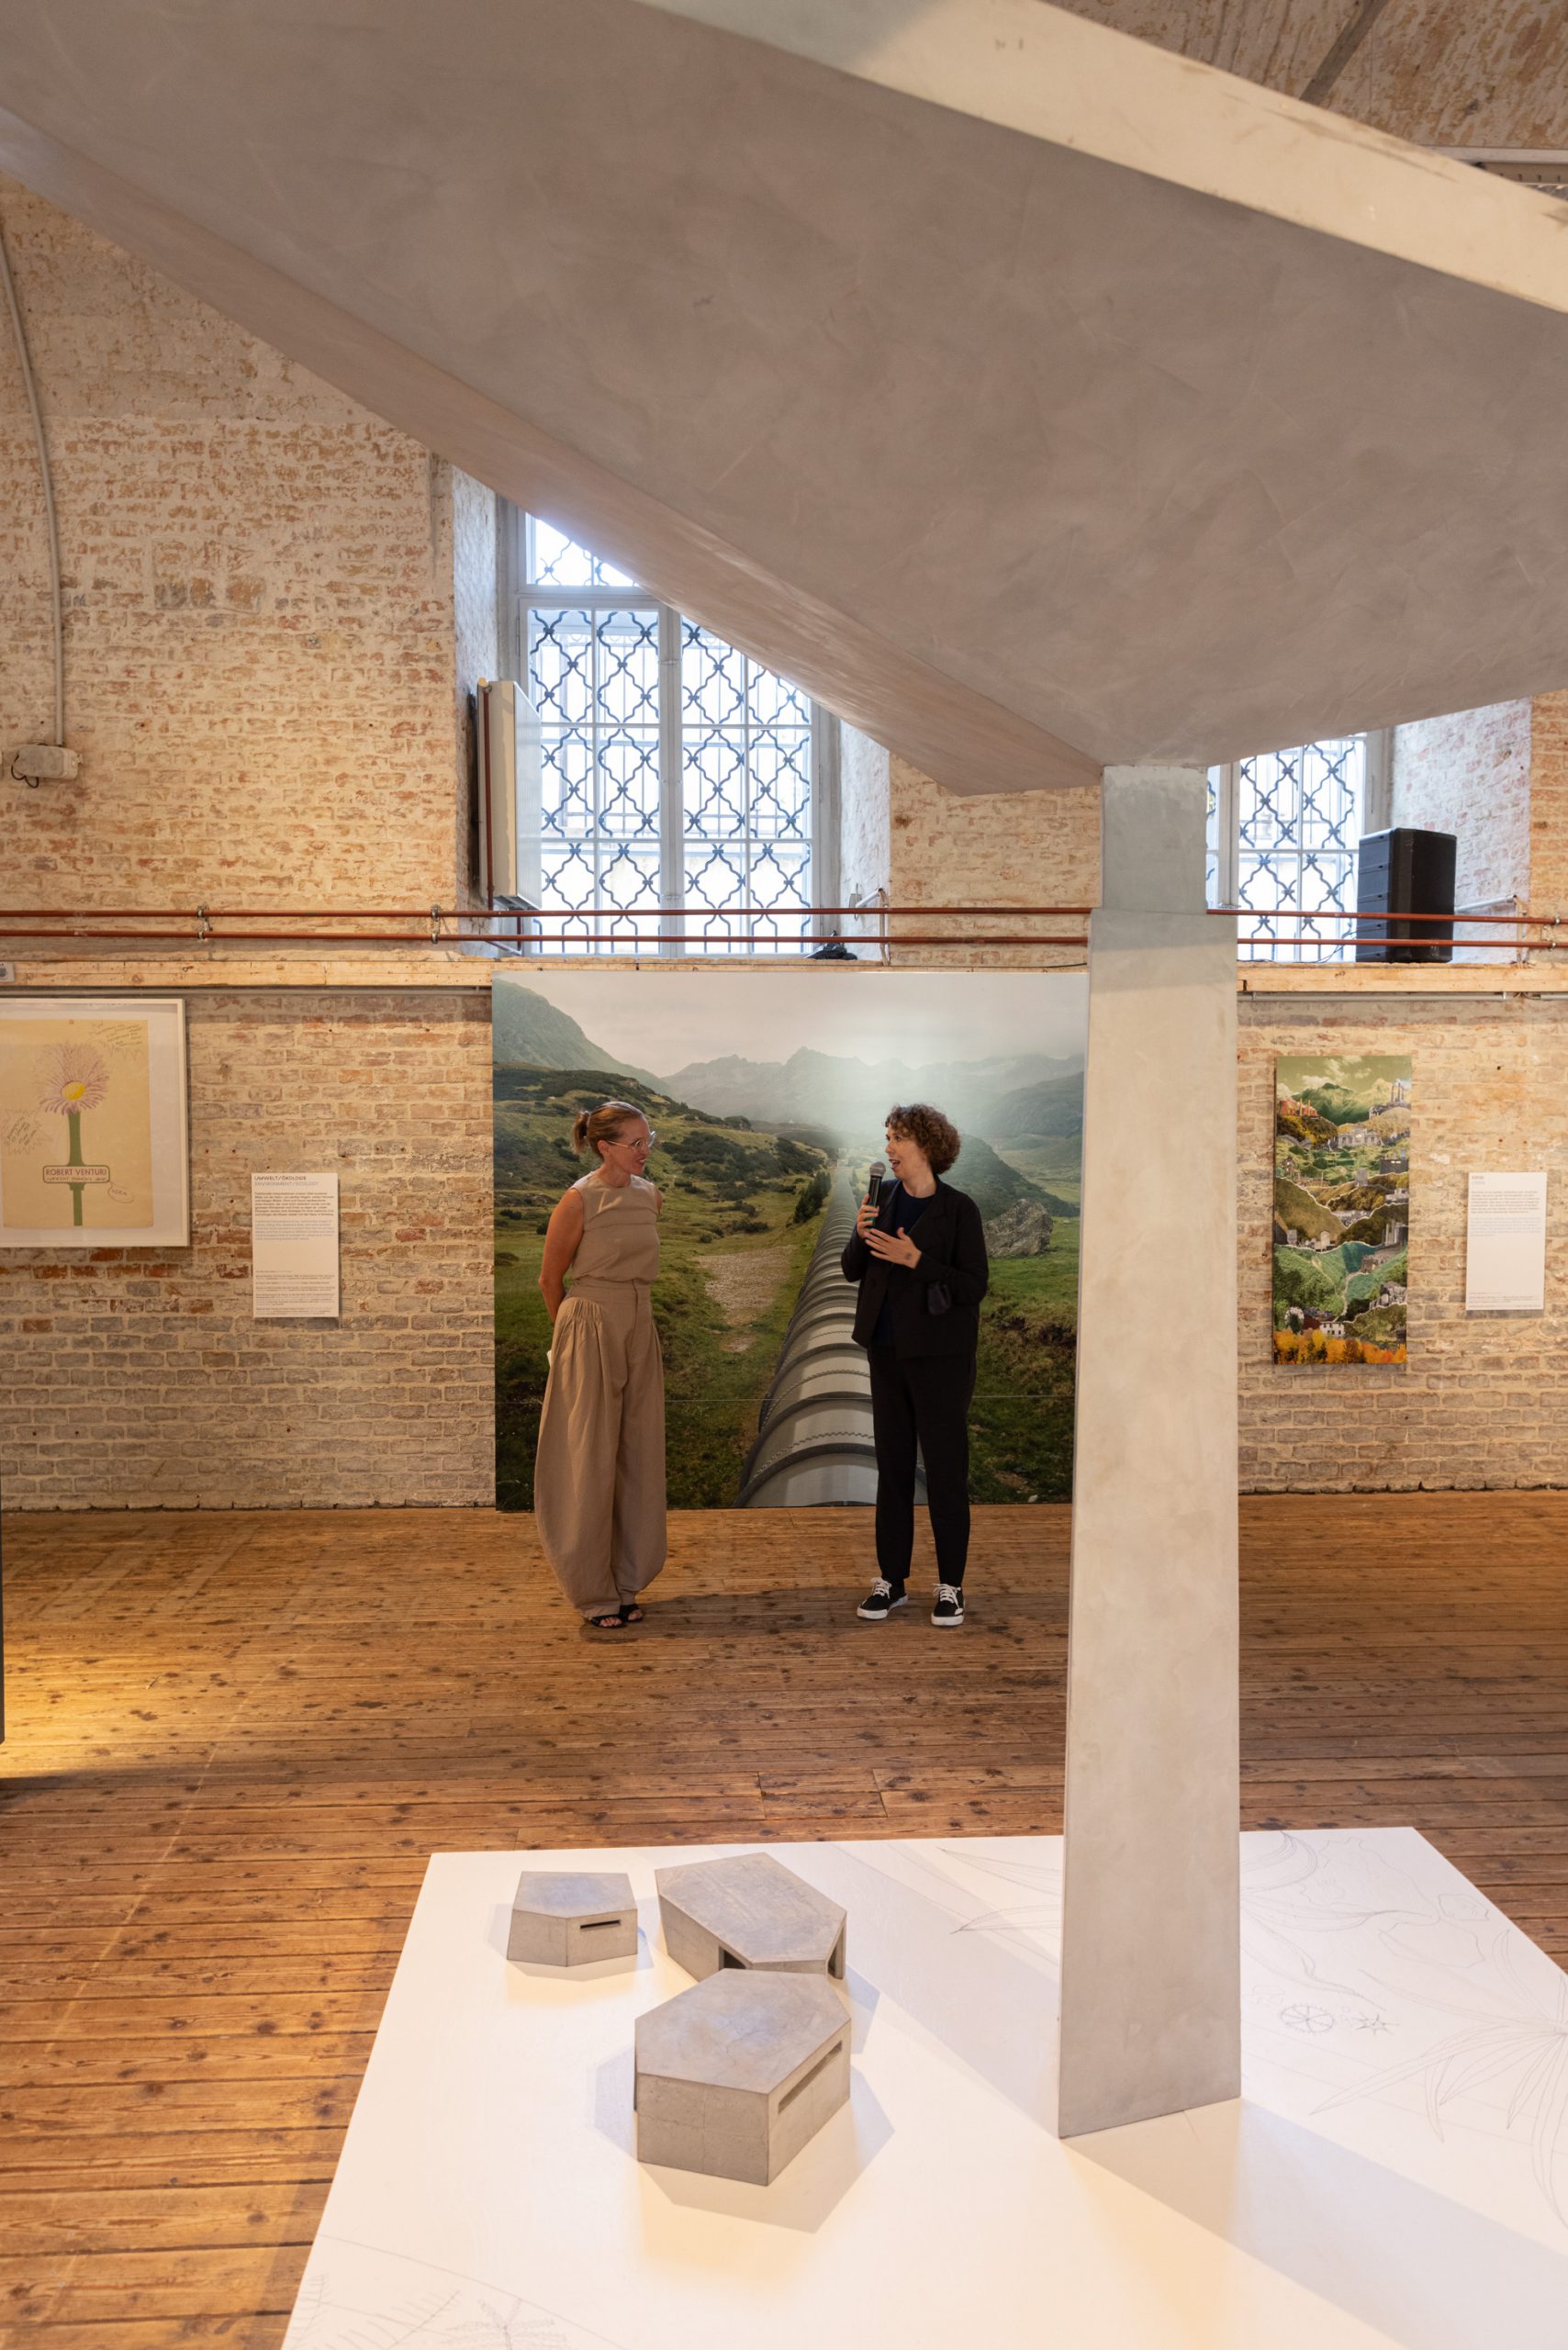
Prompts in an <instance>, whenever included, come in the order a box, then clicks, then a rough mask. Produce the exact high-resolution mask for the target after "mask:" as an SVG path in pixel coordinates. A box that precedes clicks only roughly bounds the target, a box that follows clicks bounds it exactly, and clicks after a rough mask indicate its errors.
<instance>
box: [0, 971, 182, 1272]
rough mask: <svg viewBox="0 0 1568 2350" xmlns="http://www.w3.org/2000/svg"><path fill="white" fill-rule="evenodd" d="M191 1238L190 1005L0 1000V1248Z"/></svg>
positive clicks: (177, 1242) (137, 1244)
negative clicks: (187, 1030)
mask: <svg viewBox="0 0 1568 2350" xmlns="http://www.w3.org/2000/svg"><path fill="white" fill-rule="evenodd" d="M190 1237H191V1236H190V1148H189V1138H188V1133H187V1125H186V1092H185V1005H184V1003H183V1002H181V1001H180V999H179V998H178V997H175V996H7V997H6V998H4V999H0V1248H187V1247H188V1246H189V1245H190Z"/></svg>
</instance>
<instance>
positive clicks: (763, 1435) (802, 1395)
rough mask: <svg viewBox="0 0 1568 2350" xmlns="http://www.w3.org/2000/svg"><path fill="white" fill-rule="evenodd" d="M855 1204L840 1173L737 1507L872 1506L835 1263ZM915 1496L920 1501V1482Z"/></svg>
mask: <svg viewBox="0 0 1568 2350" xmlns="http://www.w3.org/2000/svg"><path fill="white" fill-rule="evenodd" d="M858 1206H859V1201H858V1200H857V1197H856V1195H855V1192H854V1191H853V1190H852V1188H851V1186H850V1181H849V1177H848V1174H847V1172H846V1171H845V1170H843V1169H841V1170H840V1172H839V1173H838V1175H837V1176H836V1177H835V1178H834V1186H833V1190H832V1192H831V1193H830V1194H829V1196H828V1202H827V1205H826V1206H825V1208H824V1209H823V1228H822V1231H821V1233H820V1234H819V1236H818V1238H817V1245H816V1248H815V1251H814V1252H813V1254H812V1261H811V1264H810V1266H809V1267H808V1268H807V1270H806V1278H805V1280H804V1281H802V1282H801V1293H800V1296H799V1297H798V1298H797V1300H796V1302H795V1311H794V1313H793V1314H792V1315H791V1316H790V1326H789V1328H788V1329H787V1330H786V1331H785V1333H784V1343H783V1345H782V1346H781V1348H779V1352H778V1368H777V1369H776V1371H774V1374H773V1380H772V1383H771V1384H770V1386H769V1388H768V1390H767V1394H766V1395H765V1396H764V1398H763V1402H762V1409H761V1412H760V1413H759V1415H758V1418H757V1435H756V1443H755V1444H754V1445H753V1446H752V1449H751V1450H750V1452H749V1453H748V1454H747V1456H746V1463H745V1470H744V1472H743V1473H742V1478H741V1490H740V1494H739V1495H738V1497H737V1506H738V1507H740V1508H741V1509H801V1508H806V1509H810V1508H821V1507H823V1506H825V1505H828V1504H831V1503H835V1502H859V1503H868V1502H874V1501H875V1500H876V1497H877V1452H876V1447H875V1444H874V1443H873V1441H872V1437H871V1380H870V1373H869V1371H868V1367H867V1362H866V1349H865V1348H864V1347H857V1345H856V1343H855V1337H854V1330H855V1308H856V1304H857V1300H858V1297H859V1292H858V1290H857V1288H856V1286H855V1284H854V1282H853V1281H846V1280H845V1278H844V1274H843V1271H842V1270H841V1269H840V1265H839V1259H840V1258H841V1257H842V1255H843V1253H844V1244H845V1242H846V1240H847V1239H848V1237H849V1236H850V1234H851V1233H852V1232H853V1231H854V1229H855V1214H856V1210H857V1207H858ZM917 1494H918V1495H919V1496H920V1497H924V1478H923V1479H922V1481H921V1484H920V1485H919V1486H918V1487H917Z"/></svg>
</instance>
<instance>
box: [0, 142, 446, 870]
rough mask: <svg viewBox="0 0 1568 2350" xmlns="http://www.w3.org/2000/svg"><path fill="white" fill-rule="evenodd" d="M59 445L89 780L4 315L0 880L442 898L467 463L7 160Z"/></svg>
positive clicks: (19, 262) (70, 632)
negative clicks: (35, 773) (78, 760)
mask: <svg viewBox="0 0 1568 2350" xmlns="http://www.w3.org/2000/svg"><path fill="white" fill-rule="evenodd" d="M0 207H3V209H4V217H5V221H6V238H7V243H8V245H9V249H10V252H11V255H12V262H13V266H14V270H15V274H16V278H17V292H18V297H19V300H20V302H21V305H22V308H23V310H24V313H25V315H26V319H27V323H28V336H29V340H30V342H31V346H32V353H33V361H34V366H35V370H36V373H37V375H38V379H39V392H40V398H41V403H42V406H43V408H44V413H45V420H46V423H47V426H48V430H49V435H50V449H51V453H52V456H53V467H54V478H55V496H56V501H57V505H58V509H59V516H60V535H61V553H62V569H63V573H64V578H65V594H66V647H65V657H66V709H67V731H68V734H69V738H70V740H71V742H72V743H73V744H74V745H75V746H76V747H77V748H78V749H79V750H80V751H81V753H82V761H83V766H82V775H81V778H80V779H79V781H77V782H75V783H73V784H51V785H46V786H44V787H43V788H41V789H39V790H36V791H28V789H26V788H25V787H24V786H21V785H17V784H14V783H12V782H10V781H9V779H8V778H6V776H5V772H4V771H5V768H6V766H8V764H9V758H10V753H11V751H12V749H13V748H14V747H15V745H16V744H17V743H19V742H24V741H37V740H39V739H40V737H41V738H42V739H48V738H49V736H50V733H52V728H53V717H52V710H53V701H52V693H53V688H52V655H51V650H50V646H51V635H50V611H49V599H48V594H47V582H48V574H47V565H46V557H45V540H44V533H43V509H42V500H41V497H40V494H39V482H38V472H37V465H36V461H35V456H34V450H33V442H32V434H31V430H30V427H29V424H28V414H27V408H26V402H25V399H24V397H23V390H22V383H21V376H20V371H19V369H18V366H17V359H16V354H15V351H14V349H13V345H12V340H11V336H10V332H9V326H8V322H5V330H4V331H0V638H3V640H4V642H5V643H6V661H5V663H4V665H3V666H0V824H3V825H4V828H5V834H6V848H7V856H6V898H7V900H8V901H11V902H20V903H23V904H27V905H48V904H65V903H78V904H80V903H86V904H94V903H97V904H107V903H113V904H120V905H131V904H137V903H140V904H142V905H166V906H173V905H186V904H188V905H196V904H197V903H198V902H203V901H205V902H207V903H209V904H214V905H224V904H227V905H231V906H232V905H254V906H266V905H285V906H288V905H296V906H297V905H317V906H336V905H348V906H353V905H357V904H361V903H364V902H367V901H368V902H369V903H372V904H379V905H384V906H426V905H430V904H431V903H433V902H436V901H440V902H441V903H442V904H443V905H450V904H451V903H452V902H453V899H454V875H455V839H454V801H455V798H456V771H455V759H454V735H453V627H454V621H453V555H452V498H451V483H450V474H449V469H448V468H447V467H446V466H445V465H443V464H441V463H439V461H437V460H436V459H434V458H432V457H431V456H430V455H429V453H427V452H426V451H425V450H423V449H421V448H420V446H419V445H418V444H417V442H412V441H409V440H408V439H407V438H405V436H404V435H403V434H401V433H399V432H395V431H393V430H392V429H391V427H390V426H388V425H386V424H384V423H383V422H382V421H381V420H379V419H378V418H376V417H374V416H372V415H370V413H369V412H368V411H367V410H366V409H364V408H358V407H356V406H355V405H354V403H353V401H351V400H348V399H346V398H344V397H343V396H342V394H341V393H339V392H336V391H333V390H332V389H331V388H330V386H327V385H325V384H322V383H320V382H319V381H318V380H317V378H316V377H314V376H312V375H308V374H307V373H306V372H305V371H304V370H303V369H301V368H298V367H296V366H295V365H293V364H292V363H291V362H289V361H288V360H286V359H285V358H283V357H282V356H281V355H280V354H279V353H276V352H274V351H271V350H269V349H268V348H267V346H266V345H265V344H263V343H260V342H258V341H256V340H255V338H254V337H253V336H251V335H247V334H245V333H243V332H242V331H241V329H240V328H238V327H236V326H232V325H230V323H229V322H228V321H227V320H226V319H222V318H220V317H219V316H218V313H217V312H216V311H214V310H210V309H207V308H205V307H204V306H203V305H202V304H201V303H198V302H196V301H193V300H192V299H191V298H190V297H189V296H187V295H185V294H183V293H182V292H180V291H179V289H178V288H177V287H175V286H174V285H170V284H169V283H168V282H167V281H166V280H165V279H163V278H162V277H160V276H158V275H157V274H156V273H155V272H153V271H151V270H149V269H147V268H144V267H143V266H142V264H141V263H139V262H136V261H133V260H131V259H129V257H128V256H127V255H126V254H124V253H122V252H118V251H117V250H116V249H115V248H114V247H113V246H111V245H108V244H106V243H105V242H104V241H103V240H102V239H101V238H98V237H95V236H94V235H93V234H92V233H91V232H90V231H89V230H88V229H84V228H82V227H81V226H80V225H79V224H78V223H77V222H75V221H73V220H72V219H70V218H68V217H67V216H66V215H65V214H64V213H62V212H59V211H56V210H55V209H54V208H53V207H51V206H49V205H47V204H44V203H42V202H40V201H39V199H38V198H37V197H36V196H31V195H29V194H28V193H27V192H26V191H24V190H22V189H21V188H19V187H17V186H16V185H15V184H14V183H12V182H10V181H6V180H0Z"/></svg>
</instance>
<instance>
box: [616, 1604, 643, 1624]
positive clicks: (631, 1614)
mask: <svg viewBox="0 0 1568 2350" xmlns="http://www.w3.org/2000/svg"><path fill="white" fill-rule="evenodd" d="M621 1621H622V1623H623V1624H641V1623H644V1622H645V1621H646V1617H645V1615H644V1610H643V1609H642V1608H641V1607H639V1606H638V1605H637V1603H636V1601H635V1600H634V1599H623V1600H622V1603H621Z"/></svg>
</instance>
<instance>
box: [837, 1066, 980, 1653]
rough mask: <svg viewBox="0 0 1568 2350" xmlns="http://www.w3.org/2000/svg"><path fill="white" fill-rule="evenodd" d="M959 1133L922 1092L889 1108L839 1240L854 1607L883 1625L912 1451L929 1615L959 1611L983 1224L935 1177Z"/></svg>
mask: <svg viewBox="0 0 1568 2350" xmlns="http://www.w3.org/2000/svg"><path fill="white" fill-rule="evenodd" d="M961 1147H962V1146H961V1144H960V1141H959V1136H958V1128H957V1127H956V1126H955V1125H953V1123H952V1120H951V1119H950V1118H945V1117H944V1116H943V1114H942V1113H941V1111H940V1110H934V1109H933V1108H932V1106H931V1104H930V1103H929V1102H900V1103H897V1104H895V1106H894V1107H893V1108H892V1109H891V1110H890V1111H889V1112H888V1165H889V1168H890V1170H891V1174H892V1178H893V1180H892V1181H891V1182H889V1183H884V1184H883V1185H882V1186H881V1192H882V1196H881V1198H880V1199H879V1200H876V1199H872V1198H871V1197H869V1196H868V1197H867V1199H866V1200H865V1201H864V1202H863V1203H862V1205H861V1208H860V1213H859V1214H858V1216H857V1219H856V1225H855V1230H854V1231H853V1233H852V1234H851V1235H850V1237H849V1238H848V1240H847V1241H846V1243H845V1249H844V1259H843V1262H844V1272H845V1278H846V1280H847V1281H858V1283H859V1284H860V1298H859V1303H858V1304H857V1307H856V1311H855V1337H856V1340H857V1344H859V1345H860V1346H863V1347H864V1348H865V1349H866V1352H867V1355H868V1359H869V1361H870V1366H871V1431H872V1438H873V1440H874V1442H875V1444H876V1448H877V1569H878V1573H877V1580H876V1582H875V1583H873V1584H872V1586H871V1590H870V1592H869V1594H868V1596H867V1597H866V1598H865V1599H863V1600H862V1601H861V1603H860V1606H859V1607H858V1609H857V1611H856V1612H857V1614H858V1615H859V1616H861V1617H863V1618H864V1619H865V1621H866V1622H867V1623H868V1624H881V1623H885V1622H886V1621H887V1618H888V1617H890V1615H891V1614H892V1612H893V1609H894V1608H895V1607H902V1606H903V1604H904V1601H905V1598H906V1597H907V1594H906V1592H905V1589H904V1585H905V1583H906V1582H907V1581H908V1577H909V1566H910V1558H911V1555H912V1553H913V1548H914V1474H915V1454H916V1450H917V1449H918V1450H919V1451H920V1453H922V1454H923V1455H924V1460H925V1499H926V1505H927V1507H928V1508H929V1510H930V1513H931V1533H932V1539H933V1540H934V1541H935V1545H936V1573H937V1578H938V1580H937V1584H936V1599H935V1606H933V1608H932V1610H931V1620H932V1622H933V1623H934V1624H935V1625H938V1626H940V1627H942V1628H944V1629H950V1628H955V1627H956V1626H958V1625H959V1624H961V1623H962V1622H963V1620H964V1569H965V1566H966V1564H967V1563H968V1560H969V1398H970V1397H971V1396H972V1394H973V1393H974V1388H975V1356H976V1352H977V1350H978V1348H979V1345H980V1300H981V1298H982V1297H984V1295H985V1293H986V1291H987V1289H988V1288H989V1286H990V1283H991V1269H990V1266H989V1264H988V1263H987V1260H986V1253H985V1226H984V1225H983V1224H982V1223H981V1222H980V1210H979V1208H977V1207H976V1205H975V1203H974V1202H973V1200H971V1199H970V1198H969V1194H968V1192H959V1191H956V1190H955V1189H954V1188H953V1186H952V1185H951V1184H950V1183H945V1182H944V1181H942V1178H943V1176H944V1175H945V1174H946V1172H947V1169H948V1168H949V1167H951V1166H952V1164H953V1162H954V1160H955V1159H956V1158H958V1152H959V1149H960V1148H961Z"/></svg>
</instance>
